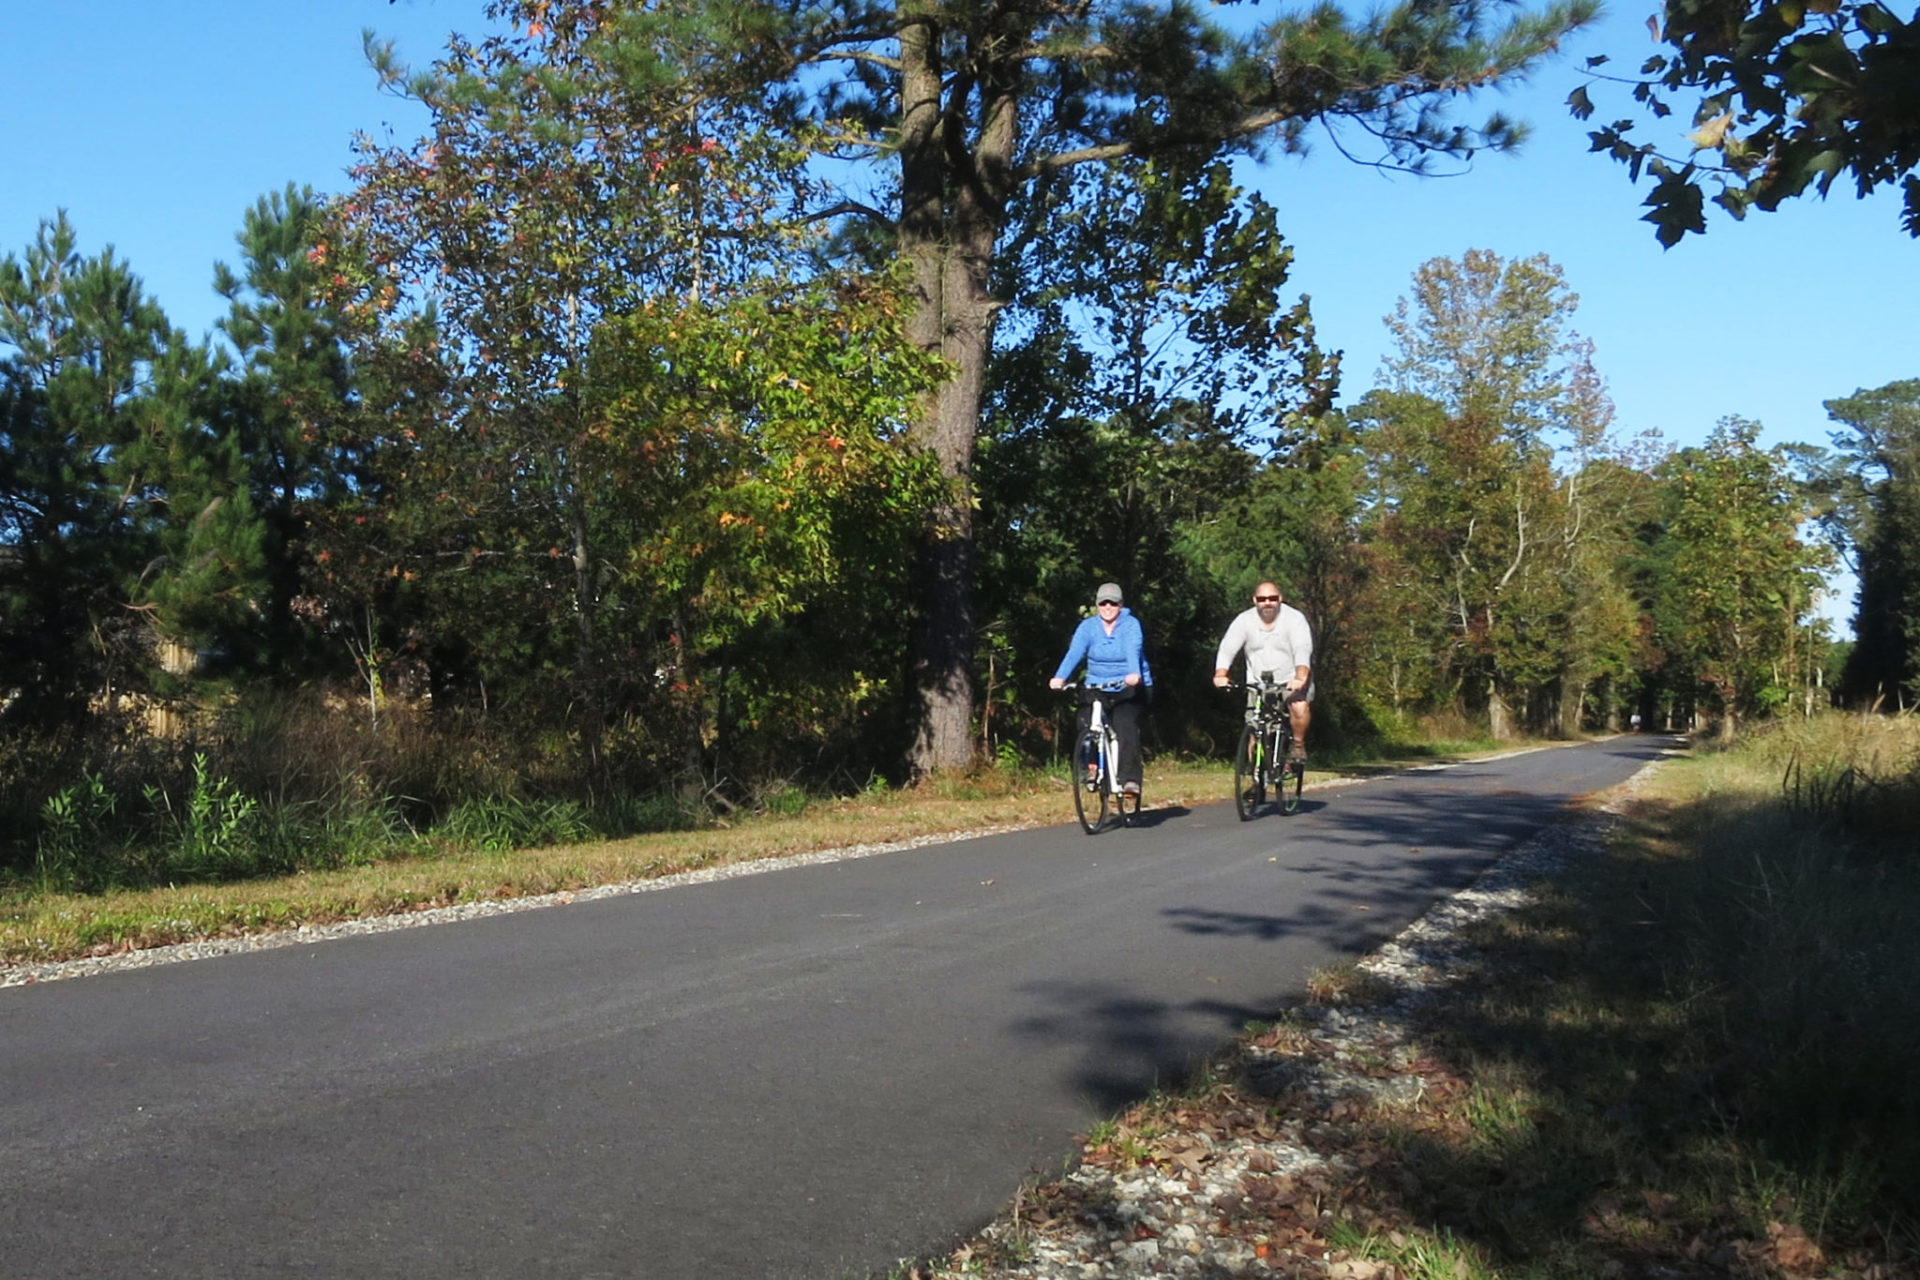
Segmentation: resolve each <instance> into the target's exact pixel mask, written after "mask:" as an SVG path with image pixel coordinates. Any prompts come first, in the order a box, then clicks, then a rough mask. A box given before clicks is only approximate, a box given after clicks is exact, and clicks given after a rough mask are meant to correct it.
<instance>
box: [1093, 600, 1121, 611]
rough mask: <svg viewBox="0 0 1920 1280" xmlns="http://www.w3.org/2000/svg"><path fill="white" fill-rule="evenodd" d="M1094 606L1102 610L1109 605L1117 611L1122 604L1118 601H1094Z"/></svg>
mask: <svg viewBox="0 0 1920 1280" xmlns="http://www.w3.org/2000/svg"><path fill="white" fill-rule="evenodd" d="M1094 604H1095V606H1097V607H1098V608H1101V609H1104V608H1106V607H1107V606H1108V605H1112V606H1113V607H1114V608H1116V609H1118V608H1119V607H1120V602H1119V601H1118V600H1096V601H1094Z"/></svg>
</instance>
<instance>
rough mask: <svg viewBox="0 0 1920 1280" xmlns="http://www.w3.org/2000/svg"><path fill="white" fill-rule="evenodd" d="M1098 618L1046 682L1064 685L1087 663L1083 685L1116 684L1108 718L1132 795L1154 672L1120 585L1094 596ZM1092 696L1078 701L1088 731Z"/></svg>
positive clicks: (1081, 630)
mask: <svg viewBox="0 0 1920 1280" xmlns="http://www.w3.org/2000/svg"><path fill="white" fill-rule="evenodd" d="M1093 613H1094V616H1093V617H1091V618H1087V619H1084V620H1082V622H1081V623H1080V625H1079V626H1078V627H1076V628H1075V629H1074V632H1073V640H1072V642H1071V643H1070V644H1068V645H1067V656H1066V657H1064V658H1062V659H1061V660H1060V668H1059V670H1057V671H1055V672H1054V674H1053V679H1051V680H1049V681H1048V682H1047V684H1048V685H1049V687H1051V688H1055V689H1061V688H1065V687H1066V683H1067V680H1068V679H1069V678H1070V677H1071V676H1072V675H1073V673H1074V671H1075V669H1076V668H1078V667H1079V666H1080V664H1081V662H1083V661H1084V662H1085V663H1086V677H1085V680H1084V683H1085V684H1088V685H1117V686H1119V689H1118V691H1117V692H1115V693H1113V694H1111V695H1109V696H1110V698H1111V701H1110V702H1109V703H1108V711H1107V715H1108V719H1109V721H1110V722H1111V723H1112V725H1113V730H1114V735H1115V736H1116V737H1117V738H1119V740H1120V789H1121V790H1122V791H1125V792H1126V793H1127V794H1129V795H1136V796H1137V795H1139V794H1140V713H1141V712H1142V711H1144V710H1146V707H1147V700H1148V698H1149V697H1150V696H1151V695H1152V690H1153V672H1152V671H1151V670H1150V669H1149V668H1148V666H1147V655H1146V634H1145V632H1143V631H1142V630H1141V628H1140V620H1139V619H1138V618H1136V617H1134V616H1133V613H1132V611H1130V610H1129V609H1127V607H1126V604H1125V597H1123V596H1122V595H1121V593H1120V586H1119V584H1118V583H1114V582H1103V583H1101V584H1100V589H1099V590H1098V591H1096V592H1094V593H1093ZM1090 702H1091V699H1090V697H1083V698H1082V699H1081V701H1080V726H1079V729H1078V730H1077V731H1076V736H1077V734H1080V733H1085V732H1086V731H1087V724H1088V721H1089V719H1090V718H1091V716H1092V714H1093V712H1092V708H1091V705H1090Z"/></svg>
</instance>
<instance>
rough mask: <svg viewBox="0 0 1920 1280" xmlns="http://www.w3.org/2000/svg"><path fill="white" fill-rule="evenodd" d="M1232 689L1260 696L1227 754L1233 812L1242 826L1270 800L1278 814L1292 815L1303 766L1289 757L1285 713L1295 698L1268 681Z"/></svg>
mask: <svg viewBox="0 0 1920 1280" xmlns="http://www.w3.org/2000/svg"><path fill="white" fill-rule="evenodd" d="M1232 687H1233V688H1235V689H1239V690H1252V691H1253V692H1256V693H1258V694H1259V695H1260V700H1259V703H1258V704H1257V705H1255V706H1252V707H1249V708H1248V709H1247V722H1246V724H1245V726H1244V727H1243V728H1242V729H1241V731H1240V740H1239V745H1238V746H1237V747H1236V748H1235V749H1234V753H1233V807H1234V810H1235V811H1236V812H1238V813H1239V815H1240V821H1242V822H1245V821H1247V820H1248V819H1249V818H1251V817H1253V815H1254V813H1255V811H1256V810H1258V809H1259V808H1260V806H1261V805H1263V804H1265V803H1267V798H1268V796H1269V795H1271V796H1272V798H1273V800H1274V803H1275V804H1277V805H1278V806H1279V809H1280V812H1281V813H1297V812H1298V811H1299V809H1300V792H1301V791H1302V790H1303V789H1304V788H1305V786H1306V777H1307V762H1306V761H1305V760H1300V759H1296V758H1294V755H1293V718H1292V717H1291V716H1290V715H1289V714H1288V712H1287V708H1288V706H1289V704H1291V703H1292V702H1293V701H1294V699H1295V697H1297V696H1298V695H1297V692H1296V693H1293V694H1290V693H1288V692H1287V687H1286V686H1285V685H1284V684H1281V683H1279V682H1278V681H1274V680H1262V681H1261V682H1259V683H1258V684H1236V685H1234V686H1232Z"/></svg>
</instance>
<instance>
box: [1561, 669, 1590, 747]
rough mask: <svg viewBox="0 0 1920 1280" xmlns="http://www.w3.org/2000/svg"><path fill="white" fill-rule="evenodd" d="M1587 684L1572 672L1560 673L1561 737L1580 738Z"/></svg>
mask: <svg viewBox="0 0 1920 1280" xmlns="http://www.w3.org/2000/svg"><path fill="white" fill-rule="evenodd" d="M1586 701H1587V683H1586V681H1584V680H1582V679H1580V678H1579V677H1578V676H1576V675H1575V674H1574V673H1573V671H1572V670H1566V671H1562V672H1561V673H1560V736H1561V737H1563V738H1577V737H1579V736H1580V713H1581V712H1582V711H1583V710H1585V707H1586Z"/></svg>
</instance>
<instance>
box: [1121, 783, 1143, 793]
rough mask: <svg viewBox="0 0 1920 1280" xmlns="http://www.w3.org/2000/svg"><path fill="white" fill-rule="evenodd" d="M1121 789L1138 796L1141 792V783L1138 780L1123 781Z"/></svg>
mask: <svg viewBox="0 0 1920 1280" xmlns="http://www.w3.org/2000/svg"><path fill="white" fill-rule="evenodd" d="M1120 789H1121V790H1122V791H1124V792H1126V793H1127V794H1128V795H1130V796H1137V795H1139V794H1140V784H1139V783H1137V782H1127V783H1122V784H1121V787H1120Z"/></svg>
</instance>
